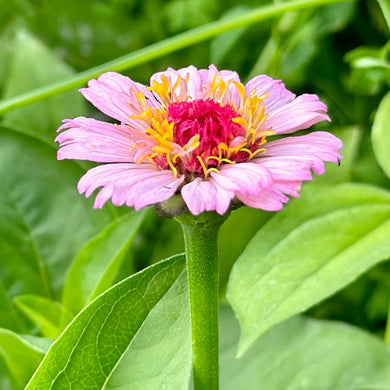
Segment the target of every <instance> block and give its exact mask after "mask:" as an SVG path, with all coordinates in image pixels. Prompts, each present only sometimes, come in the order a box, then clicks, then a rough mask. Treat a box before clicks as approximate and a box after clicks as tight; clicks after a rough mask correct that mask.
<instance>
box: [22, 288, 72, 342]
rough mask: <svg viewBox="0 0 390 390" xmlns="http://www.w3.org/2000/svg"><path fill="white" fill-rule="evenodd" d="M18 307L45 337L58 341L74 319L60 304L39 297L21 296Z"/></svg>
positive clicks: (31, 295)
mask: <svg viewBox="0 0 390 390" xmlns="http://www.w3.org/2000/svg"><path fill="white" fill-rule="evenodd" d="M14 302H15V304H16V306H17V307H18V308H19V309H20V310H21V311H22V312H23V313H24V314H25V315H26V316H27V317H28V318H30V320H31V321H32V322H33V323H34V324H35V325H36V326H37V327H38V328H39V329H40V331H41V332H42V334H43V336H44V337H47V338H50V339H56V338H57V337H58V336H59V335H60V333H61V332H62V331H63V330H64V329H65V327H66V325H68V323H69V322H70V321H72V319H73V315H72V314H71V313H70V312H69V311H67V310H66V309H65V308H64V307H63V306H62V305H61V304H60V303H59V302H55V301H51V300H49V299H47V298H44V297H41V296H39V295H33V294H30V295H19V296H18V297H16V298H15V299H14Z"/></svg>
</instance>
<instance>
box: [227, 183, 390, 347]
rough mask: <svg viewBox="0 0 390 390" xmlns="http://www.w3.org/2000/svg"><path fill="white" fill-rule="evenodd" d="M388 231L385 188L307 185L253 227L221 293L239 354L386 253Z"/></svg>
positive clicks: (388, 251) (389, 212)
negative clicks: (235, 328)
mask: <svg viewBox="0 0 390 390" xmlns="http://www.w3.org/2000/svg"><path fill="white" fill-rule="evenodd" d="M308 189H309V188H308ZM389 235H390V194H389V193H388V192H385V191H382V190H379V189H376V188H374V187H369V186H364V185H354V184H345V185H338V186H334V187H332V188H326V187H317V186H311V187H310V189H309V191H306V193H305V194H304V195H303V196H302V198H301V199H297V200H296V201H294V202H292V203H291V204H290V205H289V207H288V208H287V209H286V210H284V211H283V212H281V213H279V214H277V215H276V216H275V217H273V218H272V219H271V220H270V221H269V222H268V223H267V224H266V225H265V226H264V227H263V228H262V229H260V230H259V232H258V233H257V234H256V236H255V237H254V238H253V239H252V241H251V242H250V243H249V245H248V246H247V248H246V249H245V251H244V252H243V253H242V255H241V256H240V258H239V259H238V261H237V263H236V264H235V266H234V268H233V271H232V273H231V277H230V281H229V285H228V290H227V297H228V300H229V302H230V303H231V305H232V307H233V309H234V311H235V312H236V315H237V317H238V319H239V321H240V325H241V329H242V337H241V341H240V346H239V353H242V352H243V351H244V350H246V349H247V348H248V347H249V346H250V345H251V344H252V343H253V342H254V341H255V340H256V339H257V338H258V337H259V336H260V335H261V334H263V333H264V332H265V331H266V330H268V329H269V328H270V327H272V326H273V325H275V324H277V323H278V322H281V321H283V320H284V319H286V318H289V317H291V316H293V315H295V314H297V313H300V312H303V311H304V310H306V309H308V308H309V307H311V306H313V305H314V304H316V303H318V302H319V301H321V300H323V299H324V298H326V297H328V296H329V295H331V294H333V293H334V292H336V291H338V290H339V289H341V288H342V287H344V286H345V285H347V284H348V283H350V282H352V281H353V280H354V279H356V278H357V277H358V276H359V275H361V274H362V273H363V272H365V271H366V270H367V269H368V268H370V267H371V266H373V265H374V264H376V263H378V262H379V261H382V260H384V259H386V258H388V257H389V256H390V241H389Z"/></svg>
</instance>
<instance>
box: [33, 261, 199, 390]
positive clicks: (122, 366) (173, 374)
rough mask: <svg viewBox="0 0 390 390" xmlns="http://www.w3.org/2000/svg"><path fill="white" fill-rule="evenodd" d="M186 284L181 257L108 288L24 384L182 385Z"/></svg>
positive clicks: (186, 359)
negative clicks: (27, 382) (28, 381)
mask: <svg viewBox="0 0 390 390" xmlns="http://www.w3.org/2000/svg"><path fill="white" fill-rule="evenodd" d="M187 290H188V288H187V279H186V272H185V261H184V256H176V257H173V258H170V259H168V260H165V261H162V262H160V263H157V264H155V265H153V266H151V267H149V268H146V269H144V270H143V271H141V272H139V273H137V274H135V275H133V276H131V277H129V278H128V279H125V280H124V281H122V282H120V283H119V284H117V285H115V286H114V287H112V288H110V289H109V290H107V291H106V292H105V293H104V294H102V295H100V296H99V297H98V298H96V299H95V300H94V301H93V302H92V303H91V304H90V305H88V306H87V307H86V308H85V309H84V310H83V311H81V312H80V313H79V314H78V316H77V317H76V318H75V319H74V320H73V322H72V323H71V324H70V325H69V326H68V327H67V329H66V330H65V331H64V333H63V334H62V335H61V336H60V337H59V338H58V339H57V341H56V342H55V343H54V344H53V345H52V347H51V348H50V350H49V352H48V353H47V355H46V356H45V359H44V360H43V362H42V364H41V365H40V367H39V369H38V370H37V371H36V373H35V374H34V376H33V378H32V379H31V381H30V383H29V385H28V386H27V388H26V389H42V390H44V389H49V388H56V389H69V388H72V384H73V386H76V387H75V388H88V387H89V388H94V389H103V388H104V389H114V388H115V389H116V390H118V389H129V388H131V389H133V390H136V389H140V390H141V389H142V390H144V389H151V390H153V389H161V388H167V389H168V388H169V389H172V390H175V389H185V388H186V387H187V384H188V381H189V376H190V368H191V341H190V339H191V336H190V314H189V302H188V295H187V294H188V291H187ZM75 383H77V385H75Z"/></svg>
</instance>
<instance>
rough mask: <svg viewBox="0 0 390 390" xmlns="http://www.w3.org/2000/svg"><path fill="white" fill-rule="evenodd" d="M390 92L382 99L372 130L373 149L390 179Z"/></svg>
mask: <svg viewBox="0 0 390 390" xmlns="http://www.w3.org/2000/svg"><path fill="white" fill-rule="evenodd" d="M389 123H390V92H389V93H388V94H387V95H386V96H385V97H384V98H383V99H382V101H381V103H380V105H379V107H378V111H377V112H376V115H375V121H374V125H373V128H372V133H371V139H372V147H373V149H374V153H375V156H376V159H377V161H378V163H379V165H380V166H381V168H382V169H383V171H384V172H385V173H386V175H387V177H389V178H390V152H389V151H390V131H389Z"/></svg>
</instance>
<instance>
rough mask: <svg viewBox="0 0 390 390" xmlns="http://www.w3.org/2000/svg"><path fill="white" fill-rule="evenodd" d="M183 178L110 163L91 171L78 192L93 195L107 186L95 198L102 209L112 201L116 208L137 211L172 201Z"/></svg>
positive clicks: (145, 166)
mask: <svg viewBox="0 0 390 390" xmlns="http://www.w3.org/2000/svg"><path fill="white" fill-rule="evenodd" d="M182 182H183V177H179V178H175V177H174V175H173V173H172V172H171V171H162V170H159V169H157V168H156V167H154V166H153V165H150V164H139V165H136V164H123V163H117V164H106V165H100V166H97V167H95V168H92V169H90V170H89V171H88V172H87V173H86V174H85V175H84V176H83V177H82V178H81V179H80V181H79V183H78V190H79V192H80V193H85V196H87V197H88V196H90V195H91V194H92V193H93V192H94V191H95V190H96V189H97V188H99V187H103V188H102V189H101V190H100V192H99V193H98V195H97V196H96V199H95V204H94V207H95V208H100V207H102V206H103V205H104V203H105V202H106V201H107V200H108V199H110V198H111V199H112V203H113V204H114V205H116V206H122V205H124V204H126V205H127V206H134V208H135V209H136V210H138V209H140V208H142V207H145V206H148V205H151V204H154V203H158V202H162V201H164V200H167V199H168V198H170V197H171V196H172V195H173V194H174V193H175V191H176V190H177V188H178V187H179V185H180V184H181V183H182Z"/></svg>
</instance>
